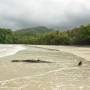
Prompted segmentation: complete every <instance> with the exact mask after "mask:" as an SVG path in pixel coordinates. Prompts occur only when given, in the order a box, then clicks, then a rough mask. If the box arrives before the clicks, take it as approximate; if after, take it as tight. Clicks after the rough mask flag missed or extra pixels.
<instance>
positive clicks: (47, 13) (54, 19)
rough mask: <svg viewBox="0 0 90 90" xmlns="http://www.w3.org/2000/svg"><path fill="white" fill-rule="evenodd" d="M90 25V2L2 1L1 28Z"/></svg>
mask: <svg viewBox="0 0 90 90" xmlns="http://www.w3.org/2000/svg"><path fill="white" fill-rule="evenodd" d="M89 23H90V0H0V27H8V28H12V29H16V28H17V29H19V28H26V27H32V26H48V27H75V26H79V25H81V24H89Z"/></svg>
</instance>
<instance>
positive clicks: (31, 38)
mask: <svg viewBox="0 0 90 90" xmlns="http://www.w3.org/2000/svg"><path fill="white" fill-rule="evenodd" d="M42 28H43V30H42ZM36 30H37V31H36ZM31 32H32V33H33V32H34V34H32V33H31ZM46 32H47V33H46ZM22 33H23V34H22ZM35 33H39V34H37V35H36V34H35ZM0 43H4V44H39V45H40V44H41V45H90V25H87V26H83V25H82V26H80V27H79V28H74V29H72V30H68V31H64V32H59V31H53V32H52V30H49V29H47V28H45V27H38V29H37V28H36V29H35V28H33V29H28V30H20V31H16V32H14V31H12V30H10V29H0Z"/></svg>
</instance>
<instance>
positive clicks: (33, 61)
mask: <svg viewBox="0 0 90 90" xmlns="http://www.w3.org/2000/svg"><path fill="white" fill-rule="evenodd" d="M11 62H27V63H52V62H49V61H43V60H40V59H37V60H34V59H31V60H12V61H11Z"/></svg>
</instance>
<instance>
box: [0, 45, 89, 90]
mask: <svg viewBox="0 0 90 90" xmlns="http://www.w3.org/2000/svg"><path fill="white" fill-rule="evenodd" d="M25 46H26V49H25V50H22V51H19V52H17V53H16V54H14V55H11V56H6V57H2V58H0V90H90V62H89V59H90V58H89V54H90V51H89V50H90V49H89V48H87V47H86V48H85V47H82V48H81V47H67V46H34V45H31V46H30V45H25ZM74 51H75V52H74ZM73 52H74V53H73ZM80 52H81V53H80ZM75 53H77V54H78V53H80V55H78V56H77V54H75ZM82 53H83V54H84V53H85V54H84V55H83V54H82ZM87 53H88V54H87ZM85 55H86V56H87V57H88V58H84V57H86V56H85ZM82 56H84V57H82ZM32 59H34V60H37V59H40V60H42V61H48V62H53V63H26V62H19V63H18V62H14V63H13V62H11V61H12V60H32ZM79 61H82V62H83V65H82V66H80V67H79V66H78V62H79Z"/></svg>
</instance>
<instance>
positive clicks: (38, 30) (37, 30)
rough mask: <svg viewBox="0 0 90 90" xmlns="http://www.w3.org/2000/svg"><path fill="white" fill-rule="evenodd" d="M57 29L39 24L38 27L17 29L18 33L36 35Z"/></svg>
mask: <svg viewBox="0 0 90 90" xmlns="http://www.w3.org/2000/svg"><path fill="white" fill-rule="evenodd" d="M54 31H56V30H54V29H50V28H47V27H44V26H38V27H32V28H24V29H19V30H16V31H15V32H16V33H21V34H27V35H36V34H45V33H49V32H54Z"/></svg>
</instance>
